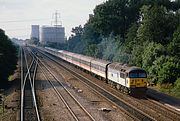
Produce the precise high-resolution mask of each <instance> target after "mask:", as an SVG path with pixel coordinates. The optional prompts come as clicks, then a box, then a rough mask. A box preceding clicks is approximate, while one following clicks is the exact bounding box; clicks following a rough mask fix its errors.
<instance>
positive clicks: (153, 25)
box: [68, 0, 180, 85]
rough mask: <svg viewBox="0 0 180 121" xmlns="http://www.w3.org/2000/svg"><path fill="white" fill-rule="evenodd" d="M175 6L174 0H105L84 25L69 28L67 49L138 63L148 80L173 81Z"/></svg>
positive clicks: (177, 46)
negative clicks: (145, 72)
mask: <svg viewBox="0 0 180 121" xmlns="http://www.w3.org/2000/svg"><path fill="white" fill-rule="evenodd" d="M179 9H180V4H179V1H177V0H176V1H170V0H108V1H106V2H104V3H102V4H100V5H98V6H96V8H95V9H94V14H93V15H91V16H90V18H89V20H88V21H87V23H86V24H85V25H84V28H82V27H81V26H79V27H75V28H73V30H72V32H73V33H74V34H73V36H71V37H70V38H69V41H68V50H70V51H73V52H78V53H81V54H85V55H89V56H92V57H98V58H102V59H106V60H109V61H116V62H121V63H127V64H129V65H136V66H140V67H142V68H144V69H145V70H146V71H147V73H148V78H149V79H150V80H151V81H152V82H155V83H159V84H160V85H162V84H163V85H164V84H170V85H173V84H174V83H175V81H176V80H177V79H178V78H180V77H179V76H180V75H179V73H180V70H179V68H180V62H179V60H180V12H179ZM178 26H179V27H178ZM176 85H177V84H176Z"/></svg>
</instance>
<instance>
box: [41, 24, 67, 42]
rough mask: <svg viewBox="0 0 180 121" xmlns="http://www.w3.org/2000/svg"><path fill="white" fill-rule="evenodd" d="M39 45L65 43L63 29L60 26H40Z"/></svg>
mask: <svg viewBox="0 0 180 121" xmlns="http://www.w3.org/2000/svg"><path fill="white" fill-rule="evenodd" d="M40 43H42V44H50V43H54V44H60V43H65V29H64V27H62V26H61V25H55V26H42V27H41V28H40Z"/></svg>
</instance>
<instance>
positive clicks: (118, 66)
mask: <svg viewBox="0 0 180 121" xmlns="http://www.w3.org/2000/svg"><path fill="white" fill-rule="evenodd" d="M109 68H111V69H115V70H119V71H121V72H127V73H128V72H131V71H134V70H143V69H142V68H140V67H137V66H129V65H127V64H122V63H117V62H114V63H111V64H109Z"/></svg>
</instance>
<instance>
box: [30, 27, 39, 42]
mask: <svg viewBox="0 0 180 121" xmlns="http://www.w3.org/2000/svg"><path fill="white" fill-rule="evenodd" d="M31 39H33V40H34V39H38V40H39V25H31Z"/></svg>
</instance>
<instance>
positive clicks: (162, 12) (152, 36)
mask: <svg viewBox="0 0 180 121" xmlns="http://www.w3.org/2000/svg"><path fill="white" fill-rule="evenodd" d="M141 14H142V17H143V20H142V22H141V23H142V24H141V26H140V27H139V29H138V38H139V40H141V41H142V42H144V41H150V42H157V43H161V44H163V45H164V44H168V43H169V41H170V39H171V38H172V34H173V32H174V30H175V29H176V26H177V25H178V20H177V19H176V17H175V15H174V14H173V13H171V12H168V11H167V9H166V8H165V7H164V6H157V5H154V6H143V7H142V8H141Z"/></svg>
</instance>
